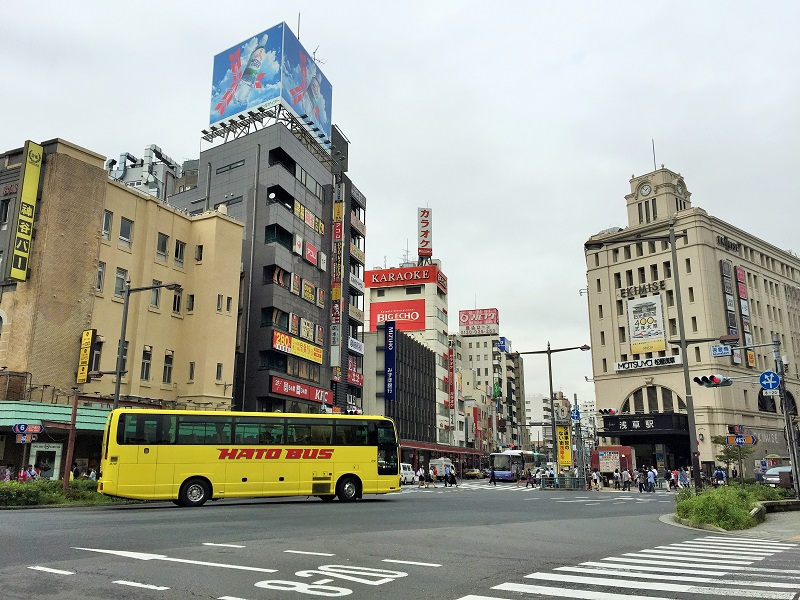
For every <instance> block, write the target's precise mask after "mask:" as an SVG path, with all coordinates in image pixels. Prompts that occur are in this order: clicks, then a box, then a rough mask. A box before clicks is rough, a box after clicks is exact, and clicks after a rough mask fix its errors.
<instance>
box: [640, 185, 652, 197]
mask: <svg viewBox="0 0 800 600" xmlns="http://www.w3.org/2000/svg"><path fill="white" fill-rule="evenodd" d="M651 191H652V188H651V187H650V186H649V185H647V184H644V185H643V186H642V187H640V188H639V193H640V194H641V195H642V196H647V195H649V194H650V192H651Z"/></svg>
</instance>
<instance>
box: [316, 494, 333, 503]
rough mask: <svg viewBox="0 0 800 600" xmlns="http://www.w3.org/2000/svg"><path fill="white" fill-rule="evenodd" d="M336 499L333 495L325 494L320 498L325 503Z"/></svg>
mask: <svg viewBox="0 0 800 600" xmlns="http://www.w3.org/2000/svg"><path fill="white" fill-rule="evenodd" d="M335 497H336V496H334V495H333V494H325V495H324V496H320V498H321V499H322V501H323V502H330V501H331V500H333V499H334V498H335Z"/></svg>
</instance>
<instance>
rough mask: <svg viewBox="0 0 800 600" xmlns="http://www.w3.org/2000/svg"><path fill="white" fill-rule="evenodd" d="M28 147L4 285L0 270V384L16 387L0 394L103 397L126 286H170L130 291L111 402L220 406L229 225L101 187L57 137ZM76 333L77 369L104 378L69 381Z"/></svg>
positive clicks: (7, 200)
mask: <svg viewBox="0 0 800 600" xmlns="http://www.w3.org/2000/svg"><path fill="white" fill-rule="evenodd" d="M41 147H42V148H43V160H42V164H41V175H40V178H39V179H40V185H39V190H38V191H39V193H38V201H37V206H36V210H35V214H36V216H35V225H34V235H33V239H32V241H31V245H30V254H29V257H28V264H27V277H24V278H23V280H20V279H19V278H12V276H13V270H12V271H10V270H9V269H10V267H11V265H10V264H9V262H10V261H7V262H6V264H4V265H3V269H2V282H1V283H0V285H1V286H2V295H0V319H2V337H0V366H1V367H2V369H3V372H2V374H0V384H2V383H8V382H10V381H16V382H19V381H21V379H20V376H22V378H23V379H24V381H25V383H24V384H22V385H21V387H19V386H17V387H19V389H17V387H15V385H11V386H10V388H9V386H6V385H0V388H2V389H3V390H9V389H12V390H13V391H12V392H11V393H6V394H5V396H4V399H6V400H31V399H34V400H39V401H49V402H53V403H58V402H59V401H61V402H64V401H66V399H67V396H66V394H67V393H68V392H67V391H68V390H71V388H72V387H73V386H76V385H77V387H78V389H79V391H80V393H81V394H82V395H83V396H85V397H86V398H87V400H88V399H91V398H98V399H99V398H105V399H106V400H108V399H110V397H111V395H112V394H113V392H114V383H115V381H114V380H115V377H114V372H115V370H116V357H117V344H118V340H119V337H120V329H121V322H122V313H123V287H124V285H125V281H126V279H130V282H131V287H132V288H137V287H150V286H158V285H166V284H169V283H177V284H179V285H180V286H181V289H179V290H175V291H170V290H167V289H165V288H163V287H162V288H156V289H152V290H142V291H139V292H134V293H131V294H130V303H129V310H128V322H127V335H126V338H127V342H128V346H127V356H126V359H127V360H126V365H125V368H124V370H126V371H127V373H126V374H125V375H124V376H123V378H122V381H121V399H122V400H123V403H125V401H127V400H131V401H140V400H144V401H145V402H155V403H159V404H164V403H167V404H173V403H174V404H178V405H198V406H202V407H208V408H224V407H228V406H230V387H229V386H230V383H231V382H232V381H233V357H234V351H235V344H236V330H237V315H238V299H239V280H240V277H239V274H240V261H241V239H242V224H241V223H239V222H238V221H235V220H234V219H231V218H230V217H228V216H226V215H225V214H224V209H223V208H222V207H220V209H221V210H220V211H209V212H207V213H204V214H201V215H198V216H194V217H190V216H188V215H187V214H185V213H183V212H181V211H179V210H177V209H175V208H172V207H170V206H169V205H167V204H165V203H163V202H162V201H160V200H158V199H157V198H154V197H153V196H149V195H147V194H143V193H141V192H138V191H135V190H134V189H132V188H130V187H126V186H124V185H122V184H120V183H117V182H115V181H112V180H110V179H109V177H108V173H107V172H106V171H105V170H104V168H103V161H104V157H102V156H100V155H98V154H95V153H93V152H91V151H88V150H86V149H84V148H81V147H79V146H76V145H74V144H71V143H69V142H66V141H64V140H61V139H55V140H51V141H48V142H44V143H43V144H41ZM22 162H23V150H22V149H17V150H12V151H9V152H6V153H4V154H2V155H0V185H2V187H3V189H4V196H3V203H4V205H5V206H4V210H5V213H6V216H5V219H6V223H5V227H4V228H3V231H2V232H0V245H2V246H3V251H4V252H6V253H7V254H6V255H7V256H9V253H10V252H11V251H12V250H13V245H14V244H15V241H14V238H13V235H11V234H9V232H11V231H13V228H14V227H13V225H14V224H15V223H16V219H17V218H18V217H17V216H16V215H18V213H19V211H20V204H21V203H20V195H21V192H22V186H21V182H19V172H20V165H21V164H22ZM7 191H8V192H10V193H8V194H5V192H7ZM34 197H35V194H34ZM22 205H23V211H24V210H25V209H24V203H22ZM9 225H12V227H9ZM85 330H95V336H94V343H93V344H92V347H91V348H90V350H89V352H88V355H89V356H88V365H87V364H84V365H83V367H84V370H89V371H103V372H105V373H106V374H105V375H104V376H103V377H102V378H100V379H96V380H92V381H90V382H87V383H77V382H78V371H79V359H80V356H81V339H82V332H83V331H85ZM84 362H85V361H84ZM3 377H5V378H6V382H3V381H2V378H3ZM33 390H37V391H36V392H35V393H32V391H33ZM57 390H58V392H57ZM40 392H41V393H40Z"/></svg>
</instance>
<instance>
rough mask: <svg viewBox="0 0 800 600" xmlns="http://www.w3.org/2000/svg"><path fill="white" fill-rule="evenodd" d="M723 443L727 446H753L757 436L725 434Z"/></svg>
mask: <svg viewBox="0 0 800 600" xmlns="http://www.w3.org/2000/svg"><path fill="white" fill-rule="evenodd" d="M725 443H726V444H727V445H728V446H754V445H756V444H757V443H758V438H757V437H756V436H754V435H727V436H725Z"/></svg>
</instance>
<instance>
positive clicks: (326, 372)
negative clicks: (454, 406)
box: [169, 113, 366, 412]
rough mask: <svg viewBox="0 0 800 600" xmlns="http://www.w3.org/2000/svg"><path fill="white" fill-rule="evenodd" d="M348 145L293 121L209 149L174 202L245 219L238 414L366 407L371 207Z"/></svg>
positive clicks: (235, 386)
mask: <svg viewBox="0 0 800 600" xmlns="http://www.w3.org/2000/svg"><path fill="white" fill-rule="evenodd" d="M348 145H349V142H348V141H347V139H346V138H345V136H344V135H343V134H342V133H341V132H340V131H339V130H338V129H337V128H336V127H334V128H333V130H332V133H331V138H330V141H329V142H327V143H326V146H329V147H326V146H323V145H321V143H320V142H319V141H318V140H317V139H315V138H314V137H313V135H312V134H311V133H310V132H309V131H308V129H307V128H305V127H304V126H303V124H302V123H300V122H299V121H297V119H296V118H295V117H294V116H293V115H289V114H287V113H283V116H282V118H281V119H277V120H276V121H274V122H273V123H272V124H269V125H266V124H264V126H263V127H262V128H258V129H256V130H253V131H250V132H249V133H247V134H246V135H239V136H238V137H235V139H232V140H226V141H225V142H224V143H222V144H220V145H217V146H215V147H213V148H210V149H208V150H206V151H203V152H202V153H201V155H200V158H199V161H198V162H197V163H196V164H197V166H196V167H195V168H196V171H194V169H192V171H193V175H194V176H195V177H196V182H197V183H196V187H194V188H191V187H190V188H189V189H186V188H187V187H188V186H185V185H184V186H183V189H184V191H183V192H179V193H177V194H175V195H173V196H171V197H170V198H169V203H170V204H172V205H174V206H177V207H179V208H182V209H183V210H186V211H187V212H189V213H190V214H200V213H202V212H204V211H207V210H212V209H216V208H219V207H220V206H221V205H225V207H226V208H225V210H227V213H228V214H229V215H230V216H232V217H234V218H236V219H238V220H241V221H242V222H244V223H245V228H244V234H243V239H242V273H241V280H240V281H241V284H240V285H241V288H240V306H239V312H238V315H239V318H238V322H237V351H236V370H235V377H234V381H233V406H234V407H235V408H236V409H240V410H248V411H284V412H320V411H322V412H326V411H334V412H338V411H343V410H347V409H348V408H349V409H355V408H358V407H361V406H362V403H361V397H362V392H361V389H362V385H363V375H362V373H363V365H362V362H363V353H364V345H363V332H362V328H363V324H364V312H363V308H364V300H363V294H364V284H363V273H364V244H365V234H366V228H365V226H364V220H365V219H364V214H365V211H366V199H365V198H364V196H363V195H362V194H361V192H360V191H359V190H358V189H357V188H356V187H355V186H354V185H353V183H352V182H351V180H350V179H349V177H348V176H347V162H348V161H347V152H348ZM193 162H194V161H193ZM193 166H194V165H193ZM181 186H182V182H181V181H178V182H176V184H175V188H176V189H178V190H180V189H182V187H181Z"/></svg>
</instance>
